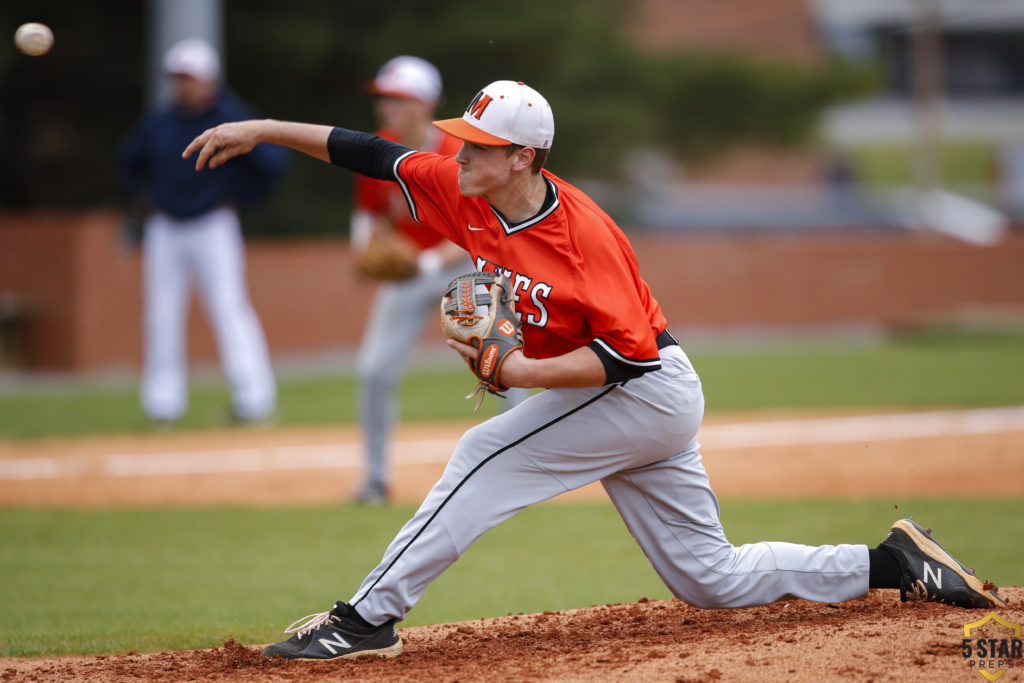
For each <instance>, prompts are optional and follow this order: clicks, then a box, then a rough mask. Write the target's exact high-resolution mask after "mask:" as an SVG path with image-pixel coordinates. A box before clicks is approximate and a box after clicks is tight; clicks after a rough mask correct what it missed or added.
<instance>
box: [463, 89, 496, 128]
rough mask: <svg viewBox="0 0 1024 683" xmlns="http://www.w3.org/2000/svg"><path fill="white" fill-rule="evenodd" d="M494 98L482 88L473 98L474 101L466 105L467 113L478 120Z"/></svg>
mask: <svg viewBox="0 0 1024 683" xmlns="http://www.w3.org/2000/svg"><path fill="white" fill-rule="evenodd" d="M493 99H494V98H493V97H491V96H490V95H485V94H484V91H483V90H481V91H480V92H478V93H477V94H476V97H474V98H473V101H472V102H470V103H469V106H468V107H466V113H467V114H469V115H470V116H472V117H473V118H475V119H476V120H477V121H479V120H480V117H481V116H483V115H484V110H485V109H487V105H489V104H490V103H491V101H492V100H493Z"/></svg>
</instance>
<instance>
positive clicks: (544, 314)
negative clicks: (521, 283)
mask: <svg viewBox="0 0 1024 683" xmlns="http://www.w3.org/2000/svg"><path fill="white" fill-rule="evenodd" d="M549 296H551V285H549V284H546V283H544V282H538V283H537V284H535V285H534V286H533V289H532V290H531V291H530V301H532V302H533V305H534V306H536V307H537V310H538V311H540V316H539V317H538V316H535V315H533V314H532V313H531V314H530V315H528V316H526V322H528V323H530V324H531V325H536V326H537V327H544V326H545V325H547V324H548V309H547V308H546V307H545V306H544V302H543V301H541V299H547V298H548V297H549Z"/></svg>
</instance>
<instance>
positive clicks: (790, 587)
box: [351, 346, 868, 624]
mask: <svg viewBox="0 0 1024 683" xmlns="http://www.w3.org/2000/svg"><path fill="white" fill-rule="evenodd" d="M661 359H662V367H661V369H660V370H658V371H655V372H650V373H647V374H645V375H643V376H642V377H640V378H637V379H634V380H630V381H629V382H627V383H626V384H625V385H624V386H605V387H594V388H586V389H553V390H548V391H545V392H543V393H540V394H537V395H535V396H532V397H531V398H529V399H527V400H526V401H524V402H523V403H521V404H520V405H518V406H516V407H515V408H513V409H512V410H509V411H508V412H506V413H503V414H501V415H498V416H497V417H494V418H492V419H490V420H488V421H487V422H484V423H483V424H480V425H477V426H476V427H473V428H472V429H470V430H469V431H467V432H466V434H465V435H464V436H463V437H462V439H461V440H460V441H459V444H458V446H457V447H456V449H455V453H454V454H453V455H452V457H451V460H450V461H449V462H448V465H447V467H446V468H445V471H444V474H443V475H442V477H441V479H440V481H438V482H437V484H435V485H434V487H433V489H432V490H431V491H430V493H429V494H428V495H427V498H426V500H424V502H423V504H422V505H421V506H420V509H419V510H418V511H417V512H416V514H415V516H414V517H413V518H412V519H411V520H410V521H409V522H408V523H406V525H405V526H404V527H403V528H402V529H401V531H399V533H398V536H397V537H396V538H395V539H394V541H392V543H391V545H390V546H389V547H388V549H387V551H386V552H385V554H384V558H383V560H382V561H381V563H380V564H379V565H378V566H377V568H376V569H374V570H373V571H372V572H370V574H369V576H367V577H366V579H365V580H364V581H363V584H362V586H360V588H359V590H358V591H357V592H356V594H355V596H354V597H353V598H352V601H351V603H352V604H353V605H354V606H356V607H357V608H358V611H359V613H360V614H361V615H362V616H363V617H364V618H365V619H367V620H368V621H370V622H371V623H376V624H380V623H383V622H384V621H386V620H388V619H392V618H395V619H402V618H404V617H405V615H406V614H407V613H408V611H409V610H410V609H411V608H412V606H413V605H414V604H415V603H416V601H417V600H418V599H419V597H420V596H421V595H422V594H423V591H424V590H426V588H427V586H428V585H429V584H430V582H431V581H433V580H434V579H435V578H437V577H438V576H439V575H440V574H441V573H442V572H443V571H444V570H445V569H446V568H447V567H448V566H449V565H451V563H452V562H454V561H455V560H456V559H458V557H459V556H460V555H461V554H462V553H464V552H465V551H466V550H467V549H468V548H469V547H470V546H471V545H472V544H473V542H474V541H476V539H477V538H479V537H480V535H481V534H483V533H484V532H485V531H487V530H488V529H490V528H492V527H494V526H497V525H498V524H500V523H501V522H503V521H505V520H506V519H508V518H509V517H511V516H512V515H514V514H515V513H516V512H518V511H520V510H522V509H523V508H524V507H526V506H528V505H531V504H533V503H537V502H540V501H542V500H546V499H548V498H551V497H553V496H555V495H557V494H559V493H562V492H563V491H569V490H572V489H576V488H578V487H580V486H583V485H585V484H588V483H590V482H593V481H597V480H600V481H601V483H602V484H603V485H604V488H605V490H606V491H607V492H608V495H609V496H610V497H611V499H612V502H613V503H614V504H615V507H616V508H617V510H618V511H619V514H621V515H622V518H623V519H624V521H625V522H626V526H627V527H628V528H629V530H630V532H631V533H632V534H633V537H634V538H635V539H636V541H637V543H639V545H640V547H641V548H642V549H643V551H644V553H645V554H646V555H647V557H648V559H649V560H650V562H651V564H652V565H653V566H654V569H655V570H656V571H657V572H658V575H659V576H660V577H661V578H662V580H663V581H664V582H665V584H666V585H667V586H668V587H669V589H670V590H671V591H672V593H673V594H674V595H675V596H677V597H678V598H680V599H681V600H685V601H686V602H688V603H691V604H693V605H697V606H699V607H705V608H715V607H746V606H752V605H761V604H767V603H770V602H775V601H777V600H782V599H786V598H790V597H795V598H806V599H808V600H817V601H822V602H838V601H843V600H850V599H853V598H856V597H860V596H863V595H865V594H866V593H867V590H868V552H867V546H864V545H836V546H820V547H811V546H804V545H796V544H792V543H776V542H765V543H754V544H749V545H744V546H740V547H735V546H733V545H732V544H731V543H729V541H728V540H726V537H725V533H724V531H723V529H722V525H721V523H720V521H719V508H718V499H717V498H716V497H715V494H714V493H713V492H712V490H711V486H710V484H709V482H708V477H707V474H706V472H705V470H704V466H703V464H702V463H701V456H700V451H699V445H698V443H697V440H696V436H697V429H698V427H699V426H700V422H701V419H702V417H703V412H704V397H703V392H702V391H701V385H700V380H699V379H698V377H697V374H696V372H694V370H693V367H692V366H691V365H690V362H689V360H688V359H687V357H686V354H684V353H683V351H682V349H681V348H679V347H678V346H669V347H667V348H665V349H663V350H662V351H661Z"/></svg>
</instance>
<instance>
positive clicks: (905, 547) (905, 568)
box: [878, 519, 1006, 607]
mask: <svg viewBox="0 0 1024 683" xmlns="http://www.w3.org/2000/svg"><path fill="white" fill-rule="evenodd" d="M878 547H879V548H882V549H885V550H886V551H888V552H889V553H891V554H892V555H893V556H894V557H895V558H896V562H897V563H898V564H899V566H900V574H901V576H900V598H901V599H902V600H903V602H906V601H908V600H935V601H937V602H945V603H948V604H951V605H956V606H957V607H997V606H1000V605H1005V604H1006V601H1005V600H1003V599H1002V598H1000V597H999V595H998V594H996V589H995V586H991V584H987V583H982V582H981V581H979V580H978V578H977V577H976V576H975V575H974V570H973V569H968V568H967V567H965V566H964V565H962V564H961V563H960V562H959V561H958V560H957V559H956V558H955V557H953V556H952V555H950V554H949V553H948V552H947V551H946V549H945V548H943V547H942V546H941V545H939V544H938V543H936V542H935V539H933V538H932V537H931V529H922V528H921V527H920V526H918V525H917V524H916V523H915V522H914V521H913V520H910V519H901V520H899V521H898V522H896V523H895V524H893V525H892V529H891V530H890V531H889V536H888V537H887V538H886V539H885V540H884V541H883V542H882V543H881V544H880V545H879V546H878ZM988 586H991V587H988Z"/></svg>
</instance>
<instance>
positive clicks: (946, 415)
mask: <svg viewBox="0 0 1024 683" xmlns="http://www.w3.org/2000/svg"><path fill="white" fill-rule="evenodd" d="M1016 431H1024V406H1015V407H1011V408H983V409H978V410H955V411H954V410H950V411H933V412H925V413H898V414H891V415H865V416H855V417H831V418H807V419H799V420H778V421H763V422H738V423H733V424H713V425H706V426H704V427H702V428H701V431H700V436H699V438H700V442H701V444H702V445H703V447H704V449H705V451H709V450H727V449H728V450H733V449H744V448H761V447H765V446H799V445H808V444H830V443H858V442H871V441H884V440H893V439H918V438H926V437H943V436H970V435H973V434H999V433H1004V432H1016ZM457 442H458V439H457V438H454V437H453V438H448V439H418V440H397V441H395V443H394V446H393V451H394V453H393V461H394V463H395V464H396V465H408V464H433V463H443V462H446V461H447V460H448V458H449V457H450V456H451V454H452V451H453V450H455V445H456V443H457ZM362 466H363V446H362V444H360V443H339V444H321V445H309V446H272V447H267V448H237V449H215V450H202V451H178V452H165V453H112V454H109V455H101V456H99V457H98V458H97V457H95V456H77V455H68V456H59V457H43V458H12V459H6V460H5V459H0V481H13V480H17V481H30V480H39V479H79V478H82V477H157V476H172V475H185V474H230V473H243V472H269V471H289V470H314V469H339V468H359V467H362Z"/></svg>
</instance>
